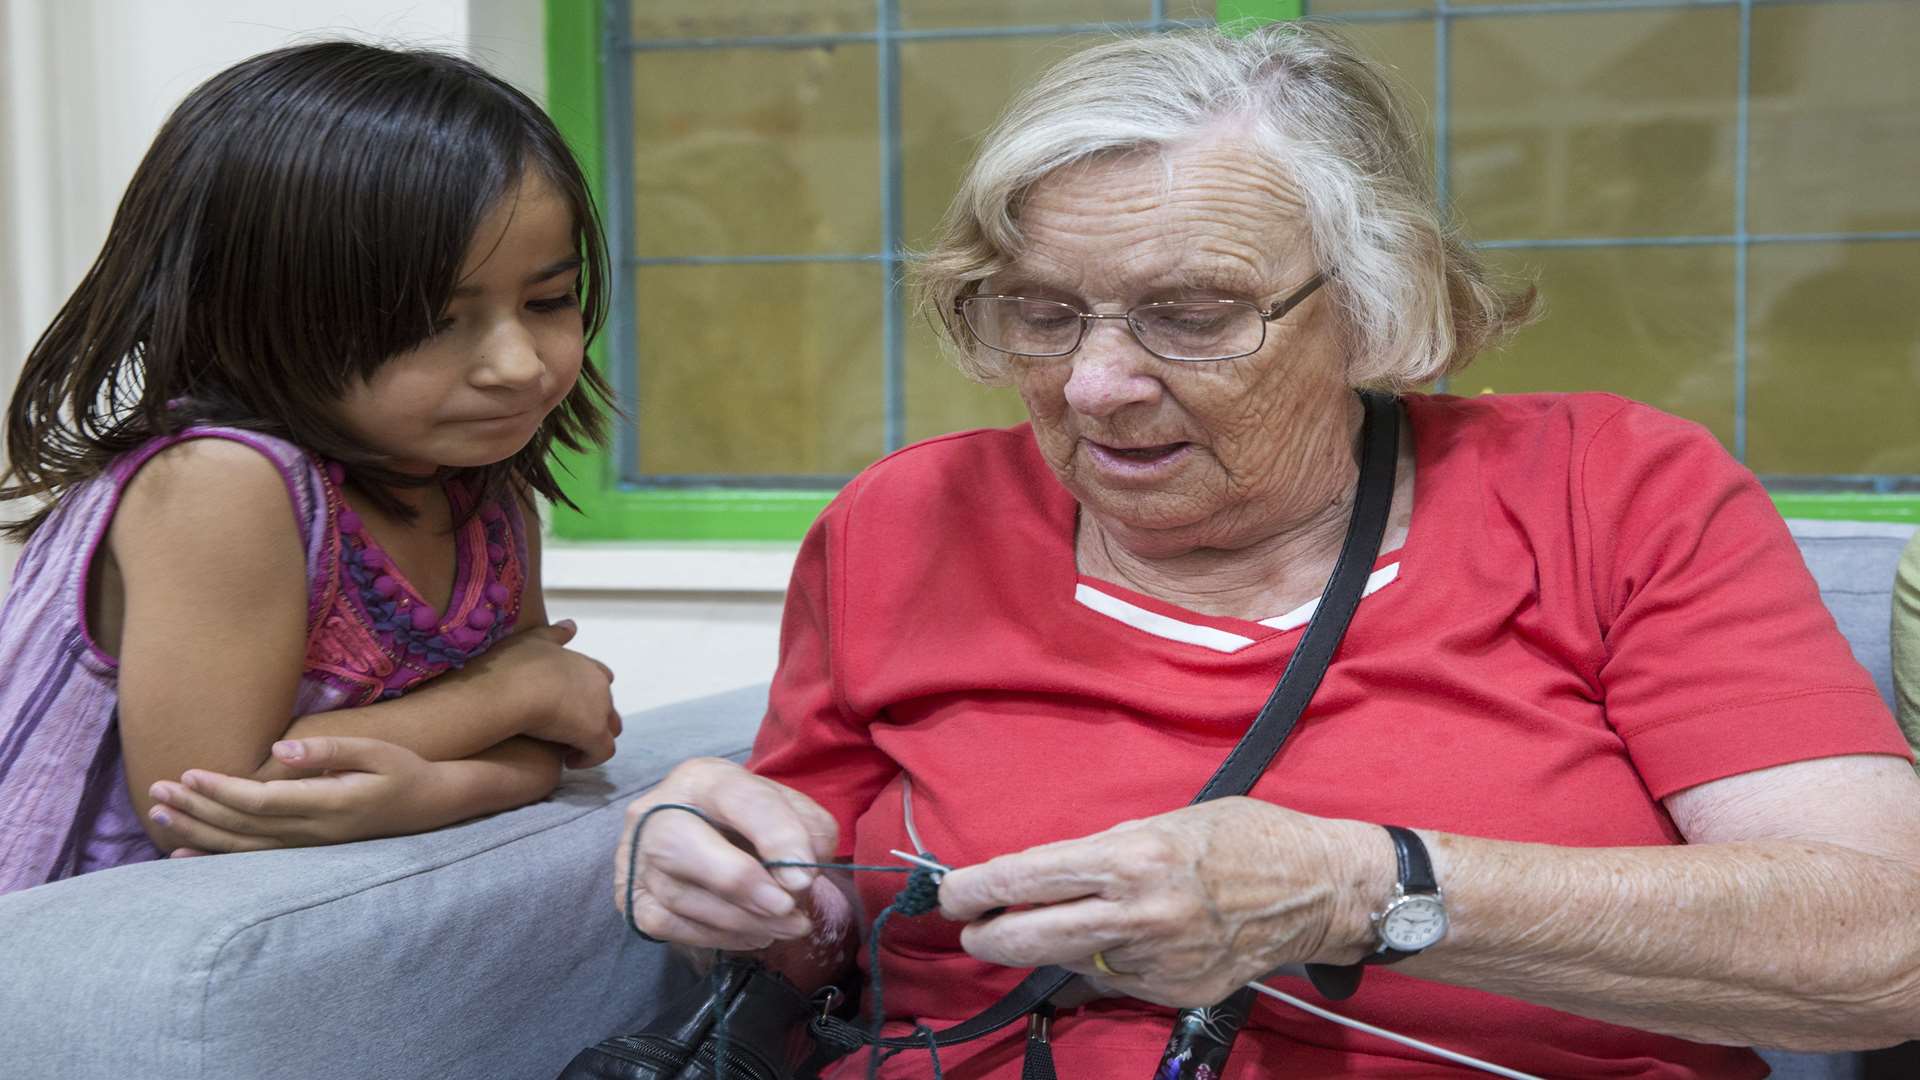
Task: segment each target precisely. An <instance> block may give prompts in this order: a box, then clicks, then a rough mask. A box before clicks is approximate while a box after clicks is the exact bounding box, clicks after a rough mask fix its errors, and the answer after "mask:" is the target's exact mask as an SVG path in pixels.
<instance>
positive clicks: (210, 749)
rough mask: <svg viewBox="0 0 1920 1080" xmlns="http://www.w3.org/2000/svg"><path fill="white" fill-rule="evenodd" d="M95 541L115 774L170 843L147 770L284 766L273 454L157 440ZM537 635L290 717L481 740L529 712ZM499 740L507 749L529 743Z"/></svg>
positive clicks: (299, 613) (297, 655)
mask: <svg viewBox="0 0 1920 1080" xmlns="http://www.w3.org/2000/svg"><path fill="white" fill-rule="evenodd" d="M105 555H106V560H107V561H106V564H105V565H104V566H103V567H102V570H103V572H102V573H101V574H100V575H98V581H99V586H100V590H101V591H102V592H117V595H114V596H104V595H101V596H93V597H90V603H89V607H90V609H92V610H94V611H95V612H97V613H102V614H104V615H105V617H104V618H102V619H100V620H99V622H100V623H101V624H102V625H99V626H98V627H97V629H98V630H99V632H100V633H99V636H100V639H101V644H102V646H103V647H104V648H106V649H107V650H108V651H109V652H112V653H114V654H115V655H116V656H117V657H118V659H119V663H120V673H119V710H120V712H119V722H120V737H121V742H122V746H123V749H124V752H125V761H126V775H127V782H128V785H129V788H130V794H131V795H132V797H133V800H134V804H135V806H136V808H138V809H139V810H140V811H141V813H142V815H143V818H142V820H143V821H144V822H145V823H146V827H147V831H148V833H149V835H150V836H151V837H152V838H153V840H154V842H155V843H156V844H157V845H159V846H160V847H161V848H162V849H167V850H170V849H172V848H173V847H177V846H180V844H179V843H178V842H177V841H178V839H179V838H178V837H176V836H173V835H172V834H171V833H170V832H169V831H168V830H167V829H166V828H164V827H162V826H159V825H157V824H155V823H154V822H153V821H152V819H151V818H150V817H147V816H145V815H146V814H147V812H148V811H149V810H150V808H151V806H152V799H151V796H150V794H149V789H150V788H151V786H152V785H153V784H154V783H155V782H156V781H162V780H177V779H178V778H179V777H181V776H182V774H183V773H185V772H186V771H187V770H189V769H205V770H208V771H212V772H217V773H225V774H229V775H236V776H252V775H256V774H260V775H282V776H286V775H295V774H294V773H292V772H290V771H287V770H284V769H283V768H282V767H281V766H279V764H278V763H277V762H273V759H272V757H271V754H270V750H271V747H272V745H273V743H274V742H275V741H276V740H279V739H281V738H282V737H284V736H286V735H287V734H288V733H289V731H290V726H289V720H288V718H289V717H290V716H291V715H292V713H293V704H294V697H295V694H296V692H297V690H298V687H299V682H300V677H301V674H302V672H303V670H304V668H305V656H306V640H307V626H306V619H307V596H308V578H307V567H306V560H305V553H304V549H303V545H302V544H301V541H300V537H299V535H298V532H297V530H296V528H295V525H294V516H293V512H292V504H291V502H290V500H289V498H288V495H287V491H286V487H285V485H284V483H283V481H282V479H281V477H280V474H279V471H278V470H277V468H276V467H275V466H274V465H273V463H272V462H270V461H269V460H268V459H266V458H265V457H262V456H261V455H259V454H258V453H255V452H254V451H252V450H250V449H248V448H246V447H243V446H241V445H239V444H237V443H232V442H227V441H222V440H213V439H198V440H193V441H189V442H186V443H182V444H180V445H178V446H175V447H172V448H169V449H168V450H166V451H163V452H162V453H160V454H158V455H156V456H155V457H154V459H153V460H152V461H150V462H148V463H147V464H146V465H145V467H144V468H142V469H141V471H140V472H139V474H138V475H136V476H135V477H134V478H133V480H132V481H131V482H130V483H129V484H128V486H127V489H126V493H125V495H124V496H123V498H122V500H121V503H120V506H119V508H118V510H117V512H116V513H115V516H114V520H113V523H112V526H111V528H110V529H109V532H108V537H107V550H106V553H105ZM541 633H546V634H552V633H555V631H552V630H547V631H541ZM519 636H526V635H519ZM538 644H544V645H545V646H546V648H547V649H548V650H550V651H564V650H560V649H559V648H558V645H557V644H555V643H551V642H543V643H528V645H527V646H525V647H523V648H522V649H520V650H516V649H514V648H511V647H510V646H509V644H508V643H503V644H502V645H501V646H499V647H497V648H496V649H495V650H493V651H492V652H490V653H489V654H488V656H486V657H482V658H481V659H480V660H479V661H476V663H474V664H472V665H469V670H468V671H466V672H461V673H458V674H457V675H454V676H449V677H447V678H443V679H441V680H437V681H436V682H437V683H438V684H443V685H435V684H429V685H428V686H426V687H423V688H421V689H420V690H419V691H417V692H415V693H410V694H408V695H407V696H405V697H402V698H398V699H396V700H394V701H390V702H382V703H380V704H376V705H371V706H366V707H363V708H356V709H340V710H336V711H333V712H329V713H322V714H316V715H315V716H313V717H309V718H306V719H304V720H303V721H301V722H300V723H299V724H297V725H294V726H295V727H298V728H300V729H301V730H298V731H295V732H293V733H294V734H297V735H302V736H304V735H309V734H338V735H367V736H373V737H377V738H382V739H386V740H389V741H392V742H395V743H397V744H399V745H402V746H405V747H407V748H408V749H410V750H412V751H413V752H415V753H416V754H419V755H420V756H421V757H423V758H426V759H428V760H430V761H431V760H449V759H458V758H465V757H470V756H472V755H474V754H478V753H483V752H486V751H488V750H489V749H490V748H493V747H496V746H498V745H500V744H501V743H502V742H503V741H504V740H506V739H508V738H510V737H512V736H514V735H516V734H518V733H519V732H520V731H522V730H524V729H526V728H528V727H530V726H533V723H534V720H535V719H536V716H537V714H538V712H539V711H540V705H539V701H540V695H542V694H545V693H547V692H548V690H549V687H548V686H547V685H546V684H547V679H546V678H544V677H542V676H541V674H540V670H541V668H542V667H543V665H542V664H541V663H540V662H539V661H540V660H541V659H542V655H539V650H538V649H536V648H532V647H531V646H533V645H538ZM516 652H529V653H534V654H536V655H532V656H516V655H514V654H515V653H516ZM546 659H549V660H550V659H551V657H547V658H546ZM582 659H584V658H582ZM546 666H551V665H550V664H549V665H546ZM503 753H504V755H505V759H506V760H507V761H509V762H521V761H523V760H524V758H523V755H526V754H527V753H528V751H527V750H526V749H524V748H523V749H520V750H517V751H510V752H503ZM269 763H271V764H269ZM543 768H544V766H543ZM528 782H529V783H530V780H529V781H528ZM535 797H537V796H535ZM476 812H480V811H476ZM469 816H470V815H469Z"/></svg>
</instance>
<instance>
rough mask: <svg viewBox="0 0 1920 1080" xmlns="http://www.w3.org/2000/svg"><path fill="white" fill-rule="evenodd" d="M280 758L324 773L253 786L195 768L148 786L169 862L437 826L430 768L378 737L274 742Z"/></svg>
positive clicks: (252, 782) (257, 782)
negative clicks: (168, 837)
mask: <svg viewBox="0 0 1920 1080" xmlns="http://www.w3.org/2000/svg"><path fill="white" fill-rule="evenodd" d="M273 756H274V758H275V759H276V760H278V761H280V762H282V763H284V764H286V765H288V766H290V767H294V768H298V769H303V770H311V769H319V770H324V772H323V773H322V774H321V775H319V776H311V777H306V778H304V779H298V780H264V781H263V780H251V779H246V778H242V777H238V776H228V775H226V774H224V773H217V772H210V771H208V770H205V769H189V770H187V771H186V772H185V773H183V774H182V775H181V777H180V780H179V782H178V783H175V782H172V781H168V780H160V781H156V782H155V783H154V785H153V786H152V787H151V788H149V789H148V794H149V795H151V796H152V797H153V800H154V806H153V809H152V810H150V811H149V812H148V813H149V816H151V817H152V818H153V820H154V821H155V822H156V823H158V824H159V825H161V826H162V827H163V828H166V829H168V830H170V831H171V832H172V833H173V835H175V836H177V837H179V838H180V839H181V841H182V846H181V847H180V848H177V849H175V850H174V851H173V852H171V853H170V854H171V855H172V856H173V857H176V858H178V857H181V856H184V855H199V854H206V853H208V852H233V851H264V850H267V849H269V848H284V847H310V846H313V845H317V844H339V843H345V842H348V841H351V840H367V839H371V838H373V837H378V836H398V835H401V834H404V833H410V832H419V831H422V830H424V829H429V828H434V827H436V826H437V825H439V824H442V823H441V822H440V821H438V820H437V810H438V806H437V801H436V799H435V793H436V787H435V782H434V780H435V778H434V765H433V763H432V762H430V761H427V760H426V759H425V758H422V757H421V756H420V755H418V754H415V753H414V752H413V751H411V750H408V749H407V748H406V747H404V746H398V745H396V744H394V743H390V742H385V741H382V740H380V739H361V738H347V737H344V736H328V735H316V736H311V737H308V738H305V739H297V740H289V741H285V742H279V743H275V744H274V747H273Z"/></svg>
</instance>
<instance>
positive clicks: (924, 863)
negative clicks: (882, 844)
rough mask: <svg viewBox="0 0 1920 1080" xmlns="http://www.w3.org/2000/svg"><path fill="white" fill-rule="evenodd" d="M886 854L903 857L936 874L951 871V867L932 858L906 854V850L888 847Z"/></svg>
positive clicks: (897, 857) (898, 857) (949, 872)
mask: <svg viewBox="0 0 1920 1080" xmlns="http://www.w3.org/2000/svg"><path fill="white" fill-rule="evenodd" d="M887 854H889V855H891V856H893V857H894V858H896V859H905V860H906V861H907V862H910V863H912V864H913V865H915V866H917V867H919V868H921V869H922V870H931V871H933V872H934V873H936V874H951V873H953V867H951V866H941V865H940V864H939V863H937V862H934V861H933V860H932V859H929V858H927V857H926V856H925V855H911V854H908V853H907V852H904V851H900V850H898V849H896V848H890V849H888V851H887Z"/></svg>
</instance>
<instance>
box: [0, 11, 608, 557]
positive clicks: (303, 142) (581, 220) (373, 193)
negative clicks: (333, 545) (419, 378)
mask: <svg viewBox="0 0 1920 1080" xmlns="http://www.w3.org/2000/svg"><path fill="white" fill-rule="evenodd" d="M528 168H534V169H538V170H539V171H540V173H541V174H542V175H543V176H544V177H545V178H546V179H547V180H549V181H550V182H551V183H552V184H553V186H554V187H555V188H556V189H557V190H558V191H559V193H560V195H561V196H562V197H563V198H565V199H566V200H567V201H568V202H569V203H570V204H571V205H572V208H573V220H574V234H575V243H576V245H577V247H578V249H579V252H580V256H581V259H582V263H583V270H582V273H581V277H580V284H579V286H578V295H579V301H580V314H581V318H582V319H583V321H584V328H585V331H586V337H587V340H589V341H590V340H592V338H593V336H594V334H596V333H597V332H598V331H599V329H600V326H601V324H602V322H603V321H604V319H605V314H606V303H607V286H608V280H609V279H608V267H607V258H606V245H605V241H604V239H603V237H602V236H601V232H600V223H599V218H598V215H597V214H596V213H595V212H594V207H593V200H592V197H591V195H590V194H589V193H588V190H587V183H586V178H585V177H584V176H583V175H582V174H581V172H580V166H579V164H578V163H577V162H575V161H574V159H573V155H572V154H571V153H570V152H569V151H568V149H567V146H566V143H565V141H564V140H563V139H562V138H561V136H560V133H559V131H557V130H556V129H555V128H554V126H553V123H552V121H551V120H549V119H548V118H547V116H546V114H545V113H544V112H542V111H541V110H540V107H539V106H538V105H536V104H534V103H533V102H532V101H531V100H529V99H528V98H527V96H526V95H525V94H522V93H520V92H519V91H518V90H515V89H514V88H513V87H512V86H510V85H508V84H507V83H506V82H504V81H502V80H501V79H499V78H497V77H495V76H493V75H490V74H488V73H487V72H485V71H483V70H481V69H480V68H479V67H476V66H475V65H473V64H471V63H468V62H467V61H465V60H462V59H459V58H457V57H452V56H446V55H443V54H440V53H434V52H417V51H400V50H394V49H386V48H379V47H375V46H372V45H362V44H356V43H351V42H325V43H320V44H312V45H302V46H297V47H294V48H289V49H282V50H279V51H277V52H270V53H266V54H263V55H261V56H256V57H253V58H252V59H249V60H246V61H244V62H242V63H240V64H237V65H235V66H234V67H232V68H229V69H227V70H226V71H224V72H221V73H220V74H219V75H216V76H214V77H213V78H212V79H210V80H208V81H207V82H206V83H204V84H202V85H201V86H200V87H199V88H197V89H196V90H194V92H193V93H192V94H190V95H188V96H187V99H186V100H185V101H183V102H181V103H180V106H179V107H178V108H177V109H175V110H174V112H173V115H172V116H171V117H169V118H168V119H167V122H166V124H165V125H164V126H163V127H162V128H161V129H160V134H159V135H158V136H157V137H155V139H154V141H153V146H152V147H151V148H150V149H148V151H147V155H146V157H145V158H144V159H143V160H142V161H141V163H140V168H139V169H138V170H137V171H136V172H135V173H134V176H133V181H132V182H131V183H130V184H128V185H127V192H126V195H125V196H124V197H122V198H121V200H120V208H119V210H118V211H117V212H116V213H115V214H114V219H113V226H112V228H111V229H110V230H109V231H108V233H107V242H106V245H105V246H104V247H103V248H102V249H101V251H100V256H99V258H98V259H96V260H95V261H94V264H93V266H92V268H91V269H89V270H88V271H87V274H86V277H85V278H84V279H82V281H81V282H80V287H79V288H78V289H76V290H75V291H74V294H73V296H72V297H71V298H69V299H68V300H67V302H66V305H65V306H64V307H62V308H61V309H60V313H59V314H58V315H57V316H55V317H54V320H53V324H52V325H51V326H49V327H48V328H47V330H46V333H44V334H42V335H41V336H40V340H39V341H38V342H37V343H36V344H35V345H34V347H33V350H32V351H31V352H30V353H28V354H27V359H26V363H25V365H24V367H23V369H22V371H21V375H20V383H19V386H18V387H17V388H16V389H15V391H14V396H13V402H12V405H11V406H10V407H9V409H8V413H7V435H6V437H7V455H8V457H9V459H10V462H11V465H10V468H9V470H8V473H7V475H6V476H5V477H4V480H5V481H6V483H5V486H0V500H7V499H17V498H31V497H50V498H51V499H52V500H55V501H57V500H58V499H59V498H60V497H62V496H63V495H65V494H66V493H67V492H68V491H70V490H72V489H73V488H74V487H75V486H76V485H78V484H81V483H84V482H85V481H87V480H89V479H91V478H92V477H94V476H97V475H99V474H100V473H101V472H102V471H104V470H105V468H106V467H107V464H108V463H109V462H110V461H112V460H113V458H115V457H116V456H118V455H120V454H123V453H125V452H127V451H129V450H131V449H133V448H134V447H136V446H138V445H140V444H141V443H143V442H145V441H147V440H148V439H151V438H153V437H154V436H157V435H166V434H171V433H174V432H177V431H179V430H180V429H182V428H184V427H187V426H190V425H194V424H223V425H231V426H236V427H243V428H250V429H253V430H257V431H262V432H266V433H269V434H273V435H278V436H281V437H284V438H286V439H289V440H291V441H292V442H294V443H297V444H299V445H300V446H302V447H305V448H307V449H308V450H310V451H313V452H314V453H316V454H319V455H321V456H322V457H325V458H330V459H332V460H336V461H339V462H341V463H342V464H344V465H346V466H347V468H348V469H350V470H351V471H352V472H353V474H354V476H355V477H356V478H357V479H359V480H362V481H365V483H364V487H365V488H366V489H367V492H368V495H369V497H370V498H373V499H375V500H376V501H378V502H380V503H381V505H382V506H383V507H384V508H386V509H388V510H391V511H394V512H396V513H400V514H403V515H404V514H405V512H406V511H405V509H404V507H402V506H401V505H400V504H399V501H398V500H397V499H395V498H394V497H393V496H392V495H390V494H388V489H389V488H391V487H398V486H403V485H406V484H408V483H418V482H419V481H418V480H411V481H410V480H409V479H408V478H406V477H404V476H401V475H399V474H398V473H395V472H393V471H391V470H390V469H389V468H388V467H387V464H386V463H385V462H384V461H383V460H382V459H381V458H379V457H378V456H376V455H372V454H370V453H369V452H368V451H367V450H366V449H364V448H362V447H361V446H359V445H357V444H356V443H355V442H354V440H352V439H351V438H350V437H349V436H348V435H347V434H346V433H345V432H344V431H343V430H342V428H341V427H340V425H339V424H338V423H337V422H336V419H335V416H336V413H337V408H338V407H337V403H338V401H339V400H340V398H341V396H342V394H343V393H344V392H345V391H346V390H347V388H348V387H349V386H350V385H351V384H352V383H353V382H354V381H355V380H356V379H364V378H366V377H368V376H370V375H372V374H373V372H374V371H375V370H377V369H378V368H379V367H380V366H381V365H382V364H384V363H385V362H386V361H387V360H389V359H390V358H392V357H393V356H395V355H397V354H399V353H402V352H405V351H407V350H409V349H411V348H413V347H415V346H417V345H419V344H420V343H421V342H423V341H425V340H426V339H427V337H428V336H429V335H430V334H431V332H432V330H433V326H434V323H435V320H436V319H437V318H439V316H440V313H441V311H442V310H443V309H444V308H445V307H446V305H447V303H448V301H449V300H450V299H451V297H452V294H453V290H454V287H455V286H456V285H457V284H458V280H459V277H460V269H461V265H462V263H463V261H464V260H465V258H466V254H467V250H468V247H469V245H470V244H471V243H472V241H473V238H474V234H475V230H476V229H477V228H478V226H479V224H480V221H481V219H482V218H483V217H484V216H485V215H486V213H487V212H488V211H489V209H491V207H492V206H493V204H494V203H495V202H496V201H497V200H499V199H500V198H502V197H504V196H507V195H509V194H510V193H512V192H514V191H516V190H517V188H518V184H519V183H520V180H521V178H522V174H523V173H524V172H525V170H526V169H528ZM608 396H609V395H608V389H607V384H606V382H605V381H604V380H603V379H602V378H601V376H600V375H599V373H598V372H596V371H594V370H593V367H592V365H591V364H586V363H583V364H582V367H581V376H580V382H579V384H578V385H577V386H576V387H575V388H574V390H573V392H572V393H571V394H569V395H568V396H567V398H566V400H565V401H563V402H562V403H561V405H560V406H559V407H558V408H556V409H555V410H554V411H553V412H552V413H551V414H550V415H549V416H548V417H547V419H546V422H545V423H544V424H542V425H541V428H540V431H539V433H538V434H536V435H535V436H534V438H533V440H532V441H531V442H530V443H528V444H527V446H526V447H524V448H522V449H521V450H520V452H519V453H517V454H515V455H514V456H513V457H511V458H509V459H507V460H506V461H502V462H498V463H495V464H493V465H488V466H484V467H479V468H471V469H462V470H458V472H459V473H460V474H461V475H462V476H463V477H464V478H466V479H467V480H468V481H470V482H472V483H474V484H475V485H476V486H477V487H479V488H481V489H482V490H485V491H488V492H491V493H494V494H499V493H501V492H504V491H506V490H509V489H512V488H518V487H524V488H528V489H531V490H532V491H535V492H538V493H540V494H541V495H544V496H546V497H547V498H549V499H554V500H557V501H560V502H564V503H567V504H568V505H572V504H571V502H570V501H569V500H567V498H566V496H565V495H564V494H562V493H561V491H560V489H559V486H558V484H557V483H556V482H555V480H554V476H553V473H552V471H551V468H550V465H549V460H548V454H549V451H550V449H551V447H552V445H553V444H554V443H556V442H557V443H559V444H560V445H562V446H565V447H567V448H569V449H572V450H583V449H586V448H587V446H588V445H589V444H597V443H599V442H601V441H602V440H603V439H604V437H605V428H606V420H605V417H604V415H603V413H602V409H603V407H604V406H605V405H606V404H607V401H608ZM50 512H51V507H50V506H43V507H41V508H39V509H38V510H37V511H36V512H35V513H33V514H32V516H30V517H27V518H25V519H24V520H21V521H15V522H12V523H10V524H8V525H6V526H5V527H4V532H5V533H6V534H7V535H9V536H11V537H13V538H15V539H24V538H25V537H27V536H28V535H30V534H31V533H32V532H33V530H34V529H35V528H37V527H38V526H39V525H40V523H41V522H42V521H44V520H45V519H46V516H47V514H48V513H50Z"/></svg>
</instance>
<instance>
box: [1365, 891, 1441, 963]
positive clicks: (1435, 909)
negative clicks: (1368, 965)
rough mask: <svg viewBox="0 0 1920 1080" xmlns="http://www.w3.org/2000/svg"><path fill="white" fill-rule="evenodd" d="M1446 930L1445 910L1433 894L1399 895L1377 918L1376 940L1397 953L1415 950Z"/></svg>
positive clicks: (1427, 944) (1435, 938)
mask: <svg viewBox="0 0 1920 1080" xmlns="http://www.w3.org/2000/svg"><path fill="white" fill-rule="evenodd" d="M1446 932H1447V909H1446V907H1445V906H1443V905H1442V904H1441V903H1440V898H1439V897H1437V896H1428V895H1425V894H1418V893H1416V894H1415V895H1413V896H1407V897H1402V898H1401V899H1400V900H1399V901H1397V902H1395V903H1394V905H1393V906H1392V907H1391V908H1389V909H1387V914H1386V917H1385V918H1383V919H1381V920H1380V940H1381V941H1382V942H1384V943H1385V944H1386V945H1387V947H1388V948H1391V949H1398V950H1400V951H1401V952H1419V951H1420V950H1421V949H1425V948H1427V947H1428V946H1431V945H1432V944H1433V943H1434V942H1436V941H1439V940H1440V938H1441V937H1442V936H1443V935H1445V934H1446Z"/></svg>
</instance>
